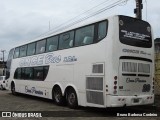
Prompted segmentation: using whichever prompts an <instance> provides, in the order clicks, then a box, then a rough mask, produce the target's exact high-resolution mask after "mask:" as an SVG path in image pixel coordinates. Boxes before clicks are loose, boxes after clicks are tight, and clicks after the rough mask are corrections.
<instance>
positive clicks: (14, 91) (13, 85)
mask: <svg viewBox="0 0 160 120" xmlns="http://www.w3.org/2000/svg"><path fill="white" fill-rule="evenodd" d="M11 91H12V94H13V95H16V90H15V84H14V83H12V84H11Z"/></svg>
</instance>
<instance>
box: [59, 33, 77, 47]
mask: <svg viewBox="0 0 160 120" xmlns="http://www.w3.org/2000/svg"><path fill="white" fill-rule="evenodd" d="M73 40H74V31H70V32H67V33H63V34H61V35H60V40H59V49H67V48H71V47H73Z"/></svg>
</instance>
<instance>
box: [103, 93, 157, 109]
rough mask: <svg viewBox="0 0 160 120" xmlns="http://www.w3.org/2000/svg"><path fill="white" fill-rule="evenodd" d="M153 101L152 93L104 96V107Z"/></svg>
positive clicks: (151, 102) (145, 103)
mask: <svg viewBox="0 0 160 120" xmlns="http://www.w3.org/2000/svg"><path fill="white" fill-rule="evenodd" d="M153 103H154V95H140V96H112V95H107V96H106V107H123V106H137V105H148V104H153Z"/></svg>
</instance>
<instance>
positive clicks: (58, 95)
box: [53, 87, 64, 105]
mask: <svg viewBox="0 0 160 120" xmlns="http://www.w3.org/2000/svg"><path fill="white" fill-rule="evenodd" d="M53 99H54V101H55V103H56V104H57V105H63V104H64V97H63V96H62V91H61V89H60V88H59V87H56V88H54V90H53Z"/></svg>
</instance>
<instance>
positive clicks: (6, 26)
mask: <svg viewBox="0 0 160 120" xmlns="http://www.w3.org/2000/svg"><path fill="white" fill-rule="evenodd" d="M117 1H118V0H0V50H6V52H5V59H7V55H8V52H9V50H10V49H11V48H12V47H14V46H16V45H18V44H20V43H23V42H26V41H30V40H32V39H35V38H37V37H39V36H40V35H42V34H44V33H46V32H48V31H49V30H50V31H51V30H53V29H55V28H57V26H59V25H61V24H63V25H66V24H67V23H68V21H69V20H71V19H72V18H75V17H76V19H75V20H78V19H80V18H83V17H85V16H87V15H90V14H92V13H94V12H96V11H97V10H99V9H101V8H104V7H107V6H109V5H111V4H113V3H115V2H117ZM95 6H97V7H95ZM135 6H136V3H135V0H128V1H127V2H124V3H121V4H120V5H118V6H116V7H114V8H112V9H109V10H107V11H105V12H103V13H101V14H98V15H97V16H94V17H91V18H90V19H96V18H98V17H103V18H104V17H106V18H107V17H108V16H112V15H117V14H121V15H127V16H132V17H135V14H134V12H133V10H134V8H135ZM143 6H144V7H143V20H145V21H148V22H149V23H150V24H151V26H152V28H153V33H154V38H157V37H160V32H159V30H160V24H159V21H160V0H143ZM93 7H94V9H91V8H93ZM90 9H91V10H90ZM88 10H90V11H88ZM85 11H88V12H87V13H86V14H82V13H84V12H85ZM77 16H78V17H77ZM72 22H73V20H71V21H70V23H72ZM64 23H65V24H64ZM68 24H69V23H68ZM0 58H2V53H1V52H0Z"/></svg>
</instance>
